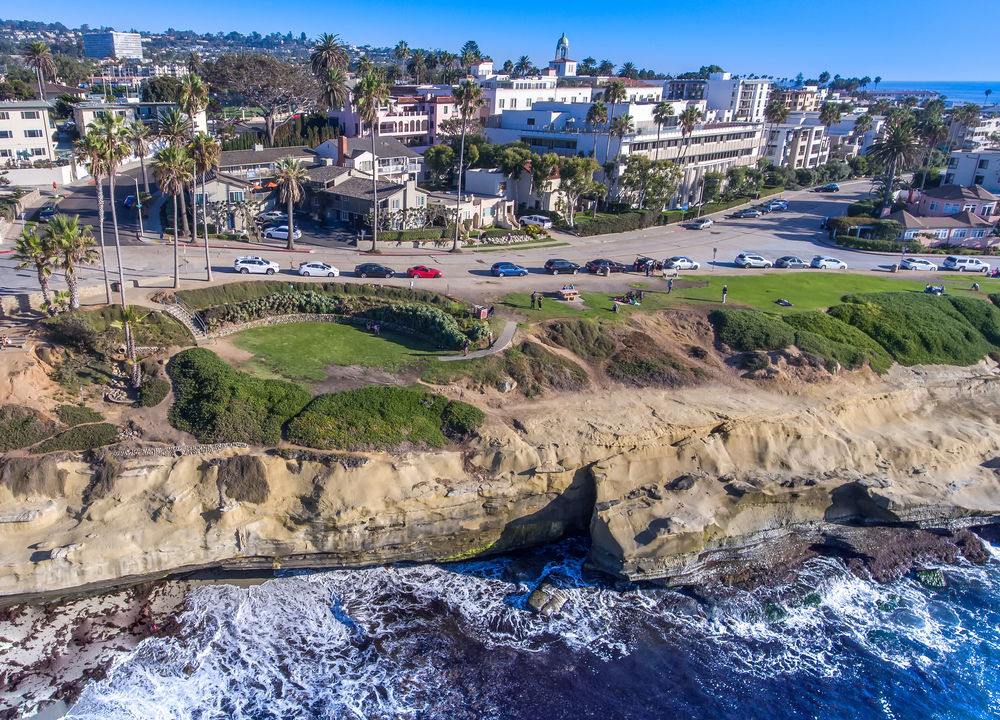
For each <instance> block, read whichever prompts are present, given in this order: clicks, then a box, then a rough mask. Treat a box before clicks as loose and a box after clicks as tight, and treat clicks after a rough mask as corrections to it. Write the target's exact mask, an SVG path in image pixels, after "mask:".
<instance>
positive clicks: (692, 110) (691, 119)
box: [678, 105, 702, 195]
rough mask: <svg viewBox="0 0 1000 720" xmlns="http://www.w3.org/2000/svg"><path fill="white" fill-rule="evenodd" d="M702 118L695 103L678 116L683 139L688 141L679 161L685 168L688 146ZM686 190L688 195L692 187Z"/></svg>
mask: <svg viewBox="0 0 1000 720" xmlns="http://www.w3.org/2000/svg"><path fill="white" fill-rule="evenodd" d="M701 119H702V114H701V111H700V110H698V108H696V107H694V106H693V105H692V106H691V107H688V108H686V109H685V110H684V112H682V113H681V114H680V116H679V117H678V121H679V122H680V125H681V138H682V139H684V138H686V141H685V143H684V152H683V154H682V155H681V158H682V159H681V162H680V163H679V164H680V165H681V167H682V168H683V162H684V158H686V157H687V151H688V147H689V146H690V145H691V134H692V133H693V132H694V129H695V127H696V126H697V125H698V123H699V122H701ZM686 175H687V173H685V176H686ZM684 192H685V195H687V194H688V193H689V192H690V188H685V191H684Z"/></svg>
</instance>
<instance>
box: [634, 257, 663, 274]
mask: <svg viewBox="0 0 1000 720" xmlns="http://www.w3.org/2000/svg"><path fill="white" fill-rule="evenodd" d="M659 266H660V263H658V262H657V261H656V258H651V257H646V256H639V257H637V258H636V259H635V260H634V261H633V262H632V269H633V270H634V271H635V272H646V268H647V267H648V268H649V271H650V272H653V271H654V270H656V269H657V268H658V267H659Z"/></svg>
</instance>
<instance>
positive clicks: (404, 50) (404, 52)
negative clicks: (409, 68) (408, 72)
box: [392, 40, 410, 68]
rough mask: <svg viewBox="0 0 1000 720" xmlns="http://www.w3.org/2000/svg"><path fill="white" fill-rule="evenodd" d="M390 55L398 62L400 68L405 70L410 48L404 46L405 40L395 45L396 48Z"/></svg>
mask: <svg viewBox="0 0 1000 720" xmlns="http://www.w3.org/2000/svg"><path fill="white" fill-rule="evenodd" d="M392 54H393V55H395V56H396V59H397V60H399V64H400V66H402V67H404V68H405V67H406V61H407V59H408V58H409V57H410V46H409V45H407V44H406V40H400V41H399V42H398V43H396V47H395V49H394V50H393V51H392Z"/></svg>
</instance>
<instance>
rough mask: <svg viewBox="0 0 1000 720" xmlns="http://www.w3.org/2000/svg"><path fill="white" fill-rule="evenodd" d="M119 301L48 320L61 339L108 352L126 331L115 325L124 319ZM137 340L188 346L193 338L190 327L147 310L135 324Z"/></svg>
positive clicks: (145, 343)
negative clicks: (115, 303) (113, 324)
mask: <svg viewBox="0 0 1000 720" xmlns="http://www.w3.org/2000/svg"><path fill="white" fill-rule="evenodd" d="M121 319H122V311H121V306H120V305H108V306H105V307H102V308H98V309H97V310H72V311H70V312H65V313H60V314H59V315H56V316H55V317H54V318H49V319H48V320H46V321H45V324H46V325H47V326H48V327H49V328H50V329H51V330H52V332H53V333H54V334H55V336H56V339H57V340H59V341H60V342H62V343H64V344H67V345H69V346H70V347H74V348H77V349H80V350H94V351H101V352H106V351H107V349H108V347H110V346H113V345H120V344H124V343H125V332H124V330H120V329H118V328H115V327H112V323H114V322H121ZM133 330H134V332H135V344H136V345H140V346H146V345H149V346H156V347H168V346H170V345H180V346H188V345H191V344H192V342H193V338H192V337H191V333H190V331H189V330H188V329H187V328H186V327H184V325H182V324H181V323H180V322H178V321H177V320H176V319H175V318H173V317H172V316H170V315H168V314H167V313H164V312H159V311H153V312H149V313H147V314H146V315H145V316H144V317H143V318H142V320H141V321H139V322H138V323H137V324H136V325H135V327H134V328H133Z"/></svg>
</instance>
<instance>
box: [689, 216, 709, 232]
mask: <svg viewBox="0 0 1000 720" xmlns="http://www.w3.org/2000/svg"><path fill="white" fill-rule="evenodd" d="M713 225H715V223H714V222H712V218H698V219H697V220H692V221H691V222H689V223H688V227H689V228H691V229H692V230H705V229H706V228H710V227H712V226H713Z"/></svg>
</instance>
